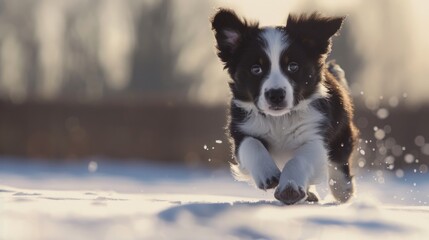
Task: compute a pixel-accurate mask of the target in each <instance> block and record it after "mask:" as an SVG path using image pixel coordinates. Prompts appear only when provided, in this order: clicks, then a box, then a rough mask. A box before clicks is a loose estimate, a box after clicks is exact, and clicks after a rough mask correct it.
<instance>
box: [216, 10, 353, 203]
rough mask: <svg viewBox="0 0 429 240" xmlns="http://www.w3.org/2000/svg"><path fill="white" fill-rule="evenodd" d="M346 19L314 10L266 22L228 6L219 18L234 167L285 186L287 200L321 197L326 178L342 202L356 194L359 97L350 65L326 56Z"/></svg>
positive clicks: (263, 184)
mask: <svg viewBox="0 0 429 240" xmlns="http://www.w3.org/2000/svg"><path fill="white" fill-rule="evenodd" d="M343 20H344V18H342V17H340V18H337V17H332V18H330V17H323V16H321V15H320V14H318V13H313V14H311V15H289V17H288V19H287V24H286V25H285V26H277V27H259V26H258V23H249V22H247V21H246V20H242V19H240V18H239V17H238V16H237V15H236V14H235V13H234V12H233V11H232V10H227V9H220V10H219V11H218V12H217V13H216V14H215V16H214V17H213V19H212V28H213V30H214V32H215V37H216V41H217V49H218V56H219V58H220V59H221V61H222V62H223V63H224V65H225V69H227V70H228V73H229V75H230V76H231V79H232V81H231V82H230V83H229V85H230V88H231V92H232V100H231V109H230V120H229V126H228V127H229V135H230V137H231V139H232V143H233V149H234V156H235V160H236V163H235V164H232V165H231V166H232V170H233V173H234V174H235V176H236V178H237V179H239V180H242V179H245V180H249V181H252V180H251V179H253V181H254V183H255V185H256V186H257V187H259V188H261V189H264V190H265V189H269V188H274V187H277V189H276V191H275V194H274V195H275V197H276V198H277V199H278V200H280V201H282V202H284V203H286V204H293V203H296V202H302V201H305V200H308V201H317V197H316V196H315V195H314V194H313V193H311V192H309V191H308V188H309V186H310V185H316V184H319V183H322V182H323V181H325V182H327V181H329V185H330V188H331V192H332V194H333V196H334V197H335V198H336V199H337V200H338V201H340V202H345V201H347V200H348V199H350V197H351V196H352V194H353V182H352V176H351V174H350V166H349V159H350V155H351V153H352V150H353V148H354V144H355V139H356V134H357V131H356V129H355V126H354V124H353V123H352V118H353V105H352V102H351V100H350V97H349V92H348V87H347V82H346V80H345V77H344V72H343V70H342V69H341V68H340V67H339V66H338V65H336V64H335V63H333V62H330V63H326V58H327V55H328V54H329V52H330V50H331V37H332V36H333V35H334V34H335V33H337V31H338V30H339V29H340V27H341V25H342V22H343ZM280 169H282V170H280ZM328 176H329V177H328Z"/></svg>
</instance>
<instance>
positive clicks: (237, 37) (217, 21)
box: [211, 8, 247, 63]
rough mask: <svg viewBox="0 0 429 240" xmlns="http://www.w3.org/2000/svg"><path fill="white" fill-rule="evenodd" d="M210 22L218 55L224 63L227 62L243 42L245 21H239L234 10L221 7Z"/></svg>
mask: <svg viewBox="0 0 429 240" xmlns="http://www.w3.org/2000/svg"><path fill="white" fill-rule="evenodd" d="M211 22H212V29H213V31H214V33H215V37H216V41H217V46H216V47H217V49H218V56H219V58H220V59H221V60H222V61H223V62H224V63H228V61H229V60H230V59H231V57H232V56H233V55H234V54H235V53H236V51H237V49H238V48H239V47H240V44H241V43H242V42H243V38H244V34H245V31H246V28H247V23H246V22H245V21H244V22H243V21H241V20H240V18H239V17H238V16H237V14H235V12H234V11H232V10H229V9H223V8H221V9H219V10H218V12H217V13H216V14H215V15H214V16H213V18H212V20H211Z"/></svg>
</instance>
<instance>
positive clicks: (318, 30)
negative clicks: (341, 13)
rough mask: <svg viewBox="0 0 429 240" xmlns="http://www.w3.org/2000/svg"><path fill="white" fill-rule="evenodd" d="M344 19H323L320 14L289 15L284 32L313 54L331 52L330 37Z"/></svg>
mask: <svg viewBox="0 0 429 240" xmlns="http://www.w3.org/2000/svg"><path fill="white" fill-rule="evenodd" d="M344 19H345V17H324V16H322V15H321V14H320V13H317V12H315V13H312V14H310V15H305V14H302V15H295V14H291V15H289V17H288V19H287V24H286V31H287V32H288V34H289V35H290V36H291V37H292V38H293V39H295V40H297V41H299V42H301V43H302V44H303V45H304V46H305V47H307V48H308V49H309V50H310V51H312V52H314V53H315V54H326V53H329V52H330V50H331V37H332V36H333V35H334V34H336V33H337V32H338V31H339V29H340V28H341V25H342V23H343V21H344Z"/></svg>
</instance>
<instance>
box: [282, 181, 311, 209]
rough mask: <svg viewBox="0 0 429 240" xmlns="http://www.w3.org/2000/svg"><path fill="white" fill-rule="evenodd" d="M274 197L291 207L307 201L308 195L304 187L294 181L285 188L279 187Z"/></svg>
mask: <svg viewBox="0 0 429 240" xmlns="http://www.w3.org/2000/svg"><path fill="white" fill-rule="evenodd" d="M274 197H275V198H276V199H277V200H279V201H281V202H283V203H284V204H287V205H291V204H294V203H297V202H299V201H302V200H304V199H306V197H307V194H306V193H305V191H304V187H303V186H298V185H297V184H296V183H295V182H294V181H289V182H288V183H287V184H286V185H285V187H278V188H277V189H276V192H275V193H274Z"/></svg>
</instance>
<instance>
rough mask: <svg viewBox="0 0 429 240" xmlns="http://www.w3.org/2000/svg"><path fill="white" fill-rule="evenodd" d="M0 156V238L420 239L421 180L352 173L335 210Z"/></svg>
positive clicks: (235, 187) (175, 177)
mask: <svg viewBox="0 0 429 240" xmlns="http://www.w3.org/2000/svg"><path fill="white" fill-rule="evenodd" d="M18 162H22V161H21V160H16V159H15V160H14V159H4V158H3V159H0V239H8V240H9V239H10V240H13V239H44V240H45V239H47V240H49V239H380V237H382V238H384V239H429V227H428V226H429V205H428V203H429V175H428V174H420V173H418V172H416V173H414V172H413V171H410V172H408V171H405V175H404V176H402V177H401V178H398V177H396V176H395V174H387V173H386V172H381V171H379V172H366V171H365V172H360V173H358V176H357V177H356V180H357V184H358V185H357V186H358V187H357V196H356V198H355V199H353V201H351V202H350V203H348V204H344V205H336V204H334V203H332V202H329V201H325V202H321V203H318V204H313V205H311V204H301V205H294V206H285V205H283V204H281V203H279V202H278V201H276V200H275V199H274V197H273V191H267V192H263V191H260V190H256V189H254V188H252V187H250V186H248V185H247V184H245V183H240V182H235V181H234V180H233V179H232V177H231V176H230V174H229V173H228V172H227V171H219V170H217V171H216V170H203V169H186V168H183V167H175V166H159V165H147V164H143V165H139V164H125V163H124V164H118V163H116V164H112V163H104V162H101V161H99V162H98V164H97V163H95V162H91V163H90V164H81V165H71V166H70V165H67V166H65V165H58V166H52V165H40V164H39V165H35V164H33V163H30V162H25V163H18Z"/></svg>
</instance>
